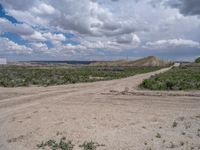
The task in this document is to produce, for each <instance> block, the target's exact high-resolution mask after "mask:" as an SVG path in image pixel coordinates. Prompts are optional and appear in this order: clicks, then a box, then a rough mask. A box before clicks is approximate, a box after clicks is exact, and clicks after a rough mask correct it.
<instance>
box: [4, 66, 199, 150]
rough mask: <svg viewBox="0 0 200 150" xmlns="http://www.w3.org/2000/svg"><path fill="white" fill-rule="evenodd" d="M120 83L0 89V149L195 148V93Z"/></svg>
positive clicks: (137, 78)
mask: <svg viewBox="0 0 200 150" xmlns="http://www.w3.org/2000/svg"><path fill="white" fill-rule="evenodd" d="M168 69H170V68H166V69H161V70H159V71H155V72H151V73H146V74H140V75H135V76H133V77H128V78H125V79H119V80H112V81H100V82H93V83H81V84H73V85H62V86H51V87H22V88H0V150H36V149H38V148H37V146H36V145H37V144H39V143H41V142H42V141H47V140H49V139H56V140H58V139H60V138H61V137H63V136H65V137H66V138H67V139H68V140H72V141H73V143H74V144H75V145H76V146H75V147H74V150H79V149H81V148H80V147H79V146H78V145H79V144H82V143H83V142H84V141H91V140H92V141H95V142H98V143H99V144H105V146H103V147H98V148H97V150H98V149H99V150H101V149H102V150H150V149H151V150H163V149H180V150H181V149H184V150H189V149H191V148H194V149H200V92H199V91H193V92H151V91H140V90H137V86H138V84H139V83H140V82H142V80H144V79H146V78H149V77H150V76H151V75H154V74H157V73H160V72H164V71H167V70H168Z"/></svg>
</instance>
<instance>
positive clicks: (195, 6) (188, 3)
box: [167, 0, 200, 16]
mask: <svg viewBox="0 0 200 150" xmlns="http://www.w3.org/2000/svg"><path fill="white" fill-rule="evenodd" d="M167 4H168V5H170V6H171V7H173V8H178V9H179V10H180V13H182V14H183V15H186V16H192V15H200V0H170V1H168V2H167Z"/></svg>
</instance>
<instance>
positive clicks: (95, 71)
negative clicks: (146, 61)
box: [0, 66, 160, 87]
mask: <svg viewBox="0 0 200 150" xmlns="http://www.w3.org/2000/svg"><path fill="white" fill-rule="evenodd" d="M158 69H160V68H159V67H86V66H85V67H75V68H72V67H71V68H61V67H45V68H41V67H40V68H39V67H12V66H11V67H2V68H0V86H3V87H19V86H30V85H37V86H50V85H61V84H70V83H80V82H94V81H99V80H112V79H119V78H124V77H128V76H133V75H136V74H140V73H146V72H150V71H155V70H158Z"/></svg>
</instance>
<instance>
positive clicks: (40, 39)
mask: <svg viewBox="0 0 200 150" xmlns="http://www.w3.org/2000/svg"><path fill="white" fill-rule="evenodd" d="M0 4H2V6H3V8H4V9H5V12H6V14H7V15H10V16H12V17H14V18H16V19H17V20H18V21H19V22H21V23H20V24H17V23H16V24H12V23H11V22H10V21H8V20H6V19H3V18H0V34H1V33H3V32H12V33H16V34H18V35H20V36H21V37H22V38H23V39H25V41H26V47H29V48H30V49H32V50H33V53H37V54H39V53H44V54H48V55H53V56H64V55H65V54H66V55H67V56H69V55H80V54H81V55H84V54H88V55H89V54H91V55H96V54H98V52H99V53H101V52H102V51H104V50H105V51H108V54H109V55H115V54H116V53H122V52H123V51H124V50H126V51H129V50H130V51H131V53H134V54H135V53H136V52H137V53H142V54H144V53H145V52H144V49H143V47H144V46H145V47H146V48H154V49H158V48H164V47H173V48H176V49H179V48H182V47H187V48H188V51H189V50H190V49H193V48H198V47H199V42H195V41H198V40H199V39H200V30H199V28H200V19H199V18H198V17H191V15H199V8H200V7H199V0H126V1H125V0H76V1H74V0H58V1H56V0H55V1H53V0H42V1H41V0H34V1H30V0H1V2H0ZM166 4H167V6H169V7H166ZM174 8H175V9H174ZM179 10H180V11H179ZM180 26H181V27H180ZM68 33H70V34H72V35H73V36H72V37H70V36H69V37H68V36H67V34H68ZM160 39H169V40H160ZM184 39H188V40H184ZM148 41H155V42H148ZM7 42H9V41H7ZM45 43H46V44H45ZM145 43H146V44H145ZM16 44H17V43H16ZM18 45H19V44H18ZM136 49H137V50H136ZM145 50H146V49H145ZM166 51H167V50H166ZM95 53H96V54H95ZM142 54H141V55H142ZM151 55H152V54H151ZM183 55H184V54H183ZM140 57H141V56H140ZM57 58H59V57H57ZM80 58H81V59H82V57H81V56H80Z"/></svg>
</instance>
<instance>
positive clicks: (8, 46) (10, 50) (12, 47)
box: [0, 37, 32, 54]
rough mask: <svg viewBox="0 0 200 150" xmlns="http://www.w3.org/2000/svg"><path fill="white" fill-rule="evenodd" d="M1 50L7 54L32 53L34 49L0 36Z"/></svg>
mask: <svg viewBox="0 0 200 150" xmlns="http://www.w3.org/2000/svg"><path fill="white" fill-rule="evenodd" d="M0 52H1V53H5V54H31V53H32V49H31V48H29V47H27V46H25V45H19V44H17V43H15V42H13V41H10V40H9V39H8V38H2V37H0Z"/></svg>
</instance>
